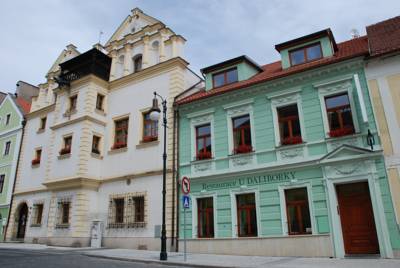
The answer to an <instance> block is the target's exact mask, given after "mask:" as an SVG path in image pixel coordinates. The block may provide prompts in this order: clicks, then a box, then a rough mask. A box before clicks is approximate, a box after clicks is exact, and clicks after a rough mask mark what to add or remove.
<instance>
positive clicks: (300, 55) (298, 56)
mask: <svg viewBox="0 0 400 268" xmlns="http://www.w3.org/2000/svg"><path fill="white" fill-rule="evenodd" d="M290 60H291V63H292V65H296V64H300V63H303V62H305V61H306V59H305V57H304V50H303V49H300V50H297V51H292V52H290Z"/></svg>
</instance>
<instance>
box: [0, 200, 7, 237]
mask: <svg viewBox="0 0 400 268" xmlns="http://www.w3.org/2000/svg"><path fill="white" fill-rule="evenodd" d="M8 213H9V208H0V215H1V217H0V241H4V235H5V234H4V233H3V232H4V229H5V227H6V226H5V225H4V226H3V225H2V222H3V220H4V219H7V218H8ZM6 222H7V221H6Z"/></svg>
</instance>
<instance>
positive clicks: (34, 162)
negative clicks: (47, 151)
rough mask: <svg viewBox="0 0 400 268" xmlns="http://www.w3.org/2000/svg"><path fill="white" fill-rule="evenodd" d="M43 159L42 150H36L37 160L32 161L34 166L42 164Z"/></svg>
mask: <svg viewBox="0 0 400 268" xmlns="http://www.w3.org/2000/svg"><path fill="white" fill-rule="evenodd" d="M41 157H42V149H36V150H35V158H34V159H33V160H32V165H38V164H40V159H41Z"/></svg>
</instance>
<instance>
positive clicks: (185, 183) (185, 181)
mask: <svg viewBox="0 0 400 268" xmlns="http://www.w3.org/2000/svg"><path fill="white" fill-rule="evenodd" d="M182 193H184V194H189V193H190V180H189V178H188V177H183V178H182Z"/></svg>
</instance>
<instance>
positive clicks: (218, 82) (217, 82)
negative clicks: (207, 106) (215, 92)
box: [213, 73, 225, 87]
mask: <svg viewBox="0 0 400 268" xmlns="http://www.w3.org/2000/svg"><path fill="white" fill-rule="evenodd" d="M213 80H214V87H220V86H222V85H224V84H225V73H221V74H215V75H214V76H213Z"/></svg>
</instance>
